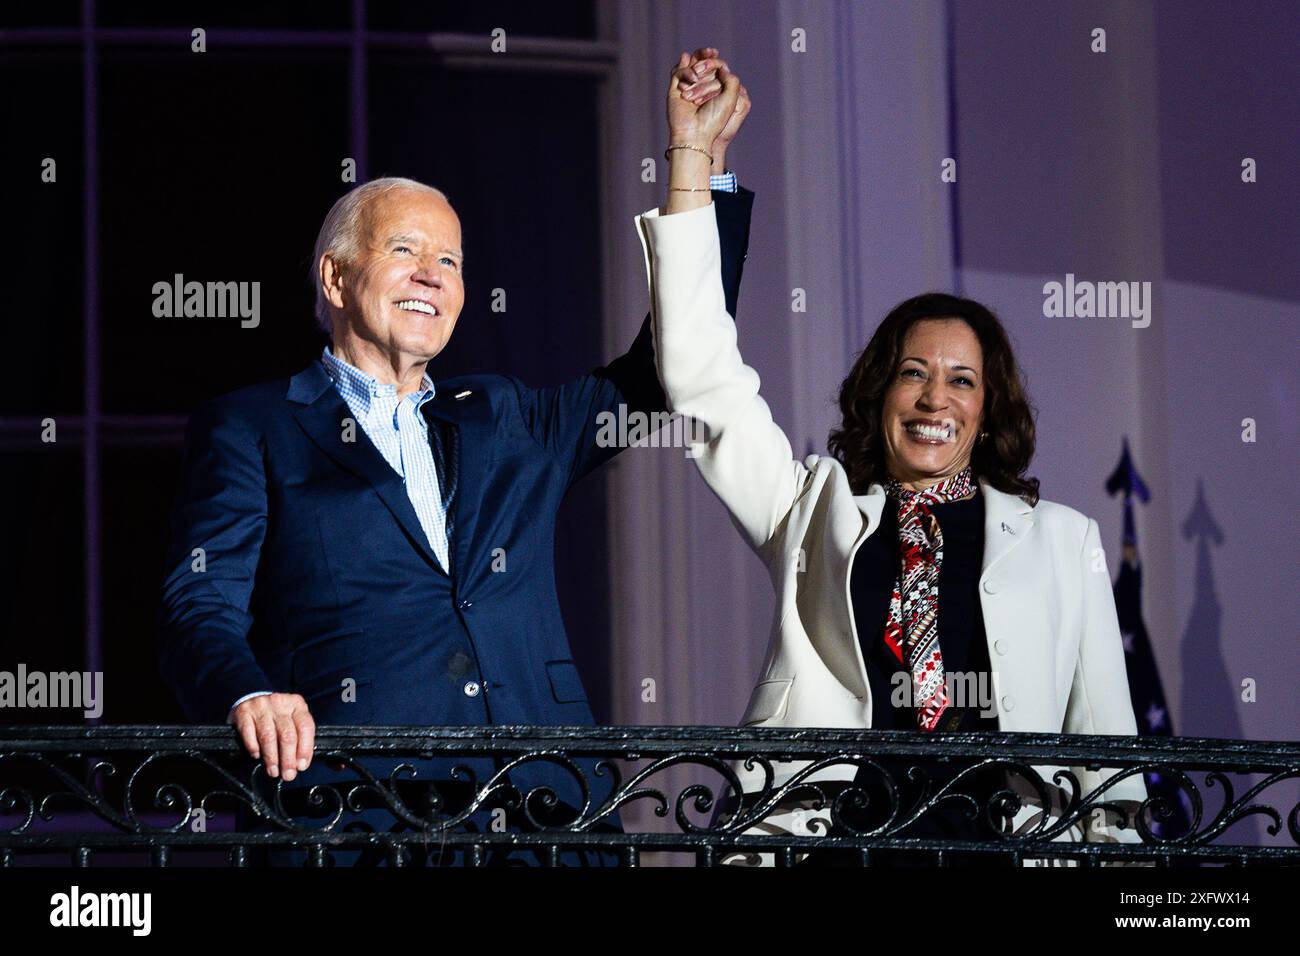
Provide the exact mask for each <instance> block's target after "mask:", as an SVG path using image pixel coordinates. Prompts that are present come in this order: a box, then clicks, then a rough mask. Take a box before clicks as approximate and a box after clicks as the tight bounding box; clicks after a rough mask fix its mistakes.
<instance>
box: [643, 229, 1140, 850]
mask: <svg viewBox="0 0 1300 956" xmlns="http://www.w3.org/2000/svg"><path fill="white" fill-rule="evenodd" d="M636 224H637V227H638V228H637V231H638V233H639V234H640V236H641V241H642V246H643V249H644V251H645V258H646V274H647V278H648V280H649V283H650V297H651V311H652V313H653V327H654V336H655V355H656V361H657V362H658V371H659V377H660V380H661V381H662V382H663V386H664V390H665V392H666V393H667V396H668V404H669V407H670V408H671V410H672V411H674V412H679V413H681V414H682V415H685V416H691V417H694V418H695V419H696V420H697V421H699V422H701V423H703V425H704V426H706V427H707V435H708V441H707V442H701V443H698V444H697V445H695V446H694V447H693V448H692V453H693V454H694V455H695V461H696V464H697V465H698V466H699V469H700V473H701V474H702V475H703V476H704V480H705V481H706V482H707V483H708V485H709V487H710V488H712V489H713V491H714V492H715V493H716V494H717V495H718V497H719V498H721V499H722V502H723V504H725V505H726V506H727V509H728V510H729V511H730V512H731V515H732V518H733V520H734V521H735V523H736V525H737V526H738V527H739V528H740V530H741V532H742V533H743V534H744V535H745V537H746V539H747V540H748V541H749V544H750V546H751V547H753V548H754V550H755V551H756V552H757V553H758V555H759V557H760V558H761V559H762V560H763V562H764V564H765V565H766V566H767V569H768V573H769V575H770V576H771V579H772V585H773V587H774V588H775V589H776V596H777V605H776V615H775V621H774V626H773V629H772V634H771V639H770V643H769V646H768V651H767V659H766V662H765V663H764V665H763V671H762V675H761V676H760V678H759V680H758V682H757V683H756V684H755V686H754V690H753V693H752V694H751V696H750V699H749V706H748V707H747V708H746V710H745V715H744V718H743V721H742V722H743V723H744V724H745V725H749V726H760V727H839V728H843V727H850V728H869V727H870V726H871V710H872V707H871V703H872V702H871V692H870V688H869V686H868V684H867V677H866V668H865V665H864V662H863V659H862V651H861V646H860V644H859V642H858V637H857V631H856V627H855V623H854V620H853V604H852V599H851V597H850V594H849V571H850V568H851V566H852V562H853V556H854V554H855V553H856V551H857V549H858V548H859V547H860V546H861V544H862V542H863V541H864V540H866V538H868V537H869V536H870V535H871V534H872V533H873V532H874V531H875V530H876V529H877V528H878V527H879V526H880V515H881V511H882V509H883V508H884V504H885V492H884V488H883V487H882V486H881V485H880V484H872V485H871V487H870V488H869V489H868V490H867V493H866V494H865V495H854V494H853V493H852V490H851V489H850V486H849V481H848V476H847V474H846V473H845V471H844V468H843V466H842V465H841V464H840V463H839V461H837V460H836V459H834V458H831V457H829V456H819V455H810V456H808V458H807V459H806V460H804V461H802V462H801V461H798V460H797V459H795V458H794V456H793V454H792V453H791V448H790V442H789V440H788V439H787V438H786V436H785V433H784V432H783V431H782V430H781V428H780V427H779V426H778V425H777V424H776V423H775V422H774V421H773V420H772V414H771V412H770V411H769V409H768V406H767V403H766V402H765V401H764V400H763V398H762V396H761V395H759V380H758V373H757V372H755V371H754V369H752V368H750V367H749V366H748V365H746V364H745V363H744V361H743V360H742V358H741V355H740V352H739V350H738V349H737V347H736V326H735V323H734V321H733V320H732V318H731V316H730V315H729V314H728V313H727V310H726V306H725V302H724V299H723V291H722V283H721V280H720V279H719V275H720V264H719V250H718V234H717V229H716V226H715V214H714V207H713V205H712V204H709V205H707V206H703V207H700V208H698V209H694V210H690V211H688V212H682V213H676V214H674V215H671V216H660V215H659V212H658V210H649V211H647V212H645V213H643V214H642V215H640V216H638V217H637V218H636ZM980 490H981V492H982V493H983V494H984V496H985V517H984V559H983V563H982V567H981V572H980V577H979V594H980V605H981V609H982V611H983V616H984V630H985V634H986V635H987V639H988V650H989V661H990V663H991V666H992V673H993V688H994V699H995V702H996V709H997V720H998V727H999V729H1000V730H1002V731H1023V732H1036V733H1066V734H1122V735H1126V736H1135V735H1136V734H1137V724H1136V721H1135V720H1134V716H1133V708H1132V705H1131V704H1130V701H1129V691H1128V677H1127V673H1126V670H1125V665H1124V652H1123V648H1122V643H1121V639H1120V631H1119V622H1118V619H1117V617H1116V613H1115V601H1114V597H1113V595H1112V593H1111V582H1110V575H1109V573H1108V571H1107V569H1106V561H1105V556H1104V552H1103V551H1102V546H1101V538H1100V534H1099V531H1098V528H1097V522H1096V521H1094V520H1092V519H1090V518H1088V517H1087V516H1085V515H1083V514H1081V513H1079V512H1078V511H1075V510H1074V509H1073V508H1068V507H1066V506H1065V505H1061V504H1057V503H1055V502H1051V501H1041V500H1040V501H1039V502H1038V504H1037V505H1036V506H1034V507H1030V506H1029V505H1028V504H1026V503H1025V502H1024V501H1022V500H1021V499H1020V498H1019V497H1017V496H1014V495H1008V494H1004V493H1003V492H1001V491H998V490H997V489H996V488H993V487H991V486H990V485H988V484H987V483H986V482H984V481H982V480H981V481H980ZM806 766H807V762H806V761H805V762H801V763H800V762H795V763H791V764H785V765H778V767H780V768H782V769H781V770H780V772H779V774H778V777H777V783H778V784H779V783H781V782H782V781H784V780H787V779H789V777H790V776H791V775H793V774H794V773H795V772H797V771H798V770H799V769H801V768H803V767H806ZM1035 769H1037V770H1038V771H1039V772H1040V773H1042V774H1043V778H1044V781H1045V782H1047V783H1050V782H1051V774H1052V772H1053V771H1054V770H1056V769H1058V768H1057V767H1041V766H1039V767H1036V768H1035ZM1071 769H1072V770H1073V771H1074V773H1075V774H1076V776H1077V777H1078V778H1079V780H1080V782H1081V784H1082V785H1083V787H1084V790H1083V794H1087V793H1089V792H1091V791H1092V789H1093V788H1095V787H1097V786H1099V785H1100V784H1101V783H1102V782H1103V780H1104V779H1105V778H1107V777H1109V776H1110V775H1111V774H1112V773H1113V772H1114V771H1109V772H1106V773H1102V774H1099V773H1097V772H1094V771H1090V770H1087V769H1085V768H1083V767H1073V768H1071ZM733 770H734V771H735V772H736V773H737V776H738V777H739V778H740V779H741V782H742V785H743V786H744V787H745V789H746V790H747V791H748V790H751V789H753V788H755V787H757V786H758V785H759V784H760V782H761V780H762V773H761V771H759V770H754V771H746V770H745V769H744V768H743V767H742V766H740V764H739V763H736V764H733ZM855 771H856V768H855V767H853V766H851V765H848V764H845V765H843V766H839V767H833V768H828V769H827V770H826V771H823V772H821V773H818V774H815V775H814V776H813V777H811V778H810V779H816V780H836V779H838V780H848V779H851V778H852V777H853V775H854V773H855ZM1008 777H1009V781H1008V782H1009V783H1011V785H1012V786H1014V787H1015V789H1016V790H1017V791H1019V792H1021V793H1022V799H1024V798H1031V797H1032V795H1031V794H1030V793H1029V792H1028V791H1027V790H1026V788H1024V787H1023V786H1019V785H1018V783H1019V781H1018V780H1017V779H1016V775H1008ZM1146 798H1147V790H1146V785H1145V783H1144V782H1143V780H1142V777H1141V775H1140V774H1139V775H1135V776H1133V777H1130V778H1129V779H1127V780H1123V781H1120V782H1118V783H1117V784H1116V785H1115V786H1114V787H1113V788H1112V789H1111V790H1109V791H1107V793H1106V794H1105V797H1104V799H1107V800H1115V801H1117V802H1120V803H1121V804H1123V805H1124V806H1125V808H1126V809H1127V810H1128V811H1129V819H1130V821H1131V820H1132V818H1133V813H1134V811H1135V810H1136V808H1137V805H1138V804H1139V803H1141V802H1142V801H1144V800H1145V799H1146ZM1054 803H1055V800H1054ZM1060 806H1061V805H1060V804H1057V805H1056V807H1055V810H1056V811H1058V812H1059V809H1060ZM1042 809H1043V808H1042V807H1041V806H1038V805H1036V801H1034V800H1032V799H1028V800H1027V803H1026V804H1025V805H1023V806H1022V808H1021V811H1020V812H1019V814H1017V816H1016V818H1015V821H1014V823H1013V827H1014V828H1015V829H1016V830H1017V831H1018V830H1020V829H1023V828H1024V827H1025V826H1029V825H1032V824H1033V823H1034V822H1035V821H1036V820H1037V818H1038V816H1039V815H1040V814H1041V812H1042ZM787 811H788V812H786V813H783V814H778V815H776V816H774V817H769V818H768V820H767V821H766V823H767V826H765V827H764V828H763V830H764V832H780V830H781V829H782V828H783V827H784V826H785V824H786V823H788V822H790V821H791V820H793V819H794V815H795V814H796V813H798V814H802V815H804V817H805V821H806V818H807V815H808V814H807V812H806V807H803V806H796V805H791V806H790V807H788V808H787ZM1048 812H1052V811H1051V810H1049V811H1048ZM821 815H822V816H823V817H824V816H826V813H825V812H823V813H822V814H821ZM1053 815H1056V814H1055V813H1054V814H1053ZM1115 823H1116V820H1115V818H1114V817H1113V815H1110V814H1106V815H1105V817H1104V818H1103V814H1102V813H1100V812H1098V813H1096V814H1094V815H1092V816H1090V817H1088V818H1087V819H1086V822H1085V823H1084V825H1083V826H1076V827H1075V828H1074V829H1073V830H1067V831H1066V832H1064V833H1063V834H1062V835H1061V836H1059V837H1058V838H1057V839H1061V840H1075V841H1077V840H1080V839H1085V840H1087V841H1088V842H1095V841H1099V840H1119V841H1123V842H1140V838H1139V836H1138V834H1137V832H1136V830H1135V829H1134V828H1133V826H1132V824H1131V823H1130V826H1129V827H1127V828H1124V829H1119V828H1117V827H1116V826H1115ZM1085 829H1086V830H1087V831H1088V832H1086V833H1085V832H1083V831H1084V830H1085ZM813 832H817V831H815V830H814V831H813Z"/></svg>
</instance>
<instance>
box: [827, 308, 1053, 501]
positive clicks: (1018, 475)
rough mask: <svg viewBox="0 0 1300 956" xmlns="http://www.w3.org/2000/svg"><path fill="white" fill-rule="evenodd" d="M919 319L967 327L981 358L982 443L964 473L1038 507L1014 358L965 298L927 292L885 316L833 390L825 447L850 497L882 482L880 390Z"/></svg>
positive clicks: (1028, 411)
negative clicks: (836, 404)
mask: <svg viewBox="0 0 1300 956" xmlns="http://www.w3.org/2000/svg"><path fill="white" fill-rule="evenodd" d="M923 319H960V320H961V321H963V322H965V323H966V324H967V325H969V326H970V328H971V331H973V332H974V333H975V337H976V338H978V339H979V343H980V348H981V349H982V350H983V353H984V420H983V424H982V426H981V427H982V428H983V430H984V431H986V432H988V437H987V438H985V439H984V440H983V441H977V442H976V443H975V445H974V446H973V447H972V449H971V471H972V472H973V473H974V474H975V475H976V476H977V477H978V478H983V479H984V480H985V481H987V482H988V483H989V484H990V485H992V486H993V487H994V488H996V489H998V491H1002V492H1005V493H1007V494H1012V495H1019V496H1020V498H1021V499H1023V500H1024V501H1025V502H1026V503H1028V504H1029V505H1036V504H1038V479H1037V478H1028V477H1025V470H1026V469H1027V468H1028V467H1029V462H1030V460H1031V459H1032V458H1033V457H1034V408H1033V406H1032V405H1031V404H1030V402H1029V396H1028V395H1027V394H1026V392H1025V387H1024V384H1023V383H1022V382H1021V380H1020V370H1019V368H1018V367H1017V365H1016V357H1015V353H1013V352H1012V350H1011V342H1010V341H1009V340H1008V338H1007V333H1006V330H1005V329H1003V327H1002V323H1001V322H999V321H998V319H997V316H995V315H994V314H993V313H992V312H990V311H989V310H988V309H986V308H985V307H984V306H982V305H980V304H979V303H978V302H975V301H974V300H972V299H961V298H958V297H957V296H952V295H946V294H945V293H942V292H927V293H925V294H923V295H918V296H914V297H913V298H910V299H908V300H907V301H905V302H900V303H899V304H898V305H896V306H894V308H893V309H891V310H890V312H889V314H888V315H887V316H885V320H884V321H883V322H881V323H880V327H879V328H878V329H876V331H875V333H874V334H873V335H872V336H871V341H870V342H868V343H867V347H866V348H865V349H863V350H862V354H861V355H859V356H858V359H857V361H856V362H854V363H853V369H852V370H851V371H850V372H849V375H848V378H846V379H845V380H844V383H843V384H842V385H841V386H840V411H841V413H842V414H843V416H844V420H843V422H842V423H841V424H840V427H839V428H835V429H832V431H831V434H830V441H829V447H830V452H831V454H832V455H833V456H834V457H835V458H837V459H838V460H839V462H840V464H842V465H843V466H844V470H845V471H846V472H848V476H849V485H850V486H851V487H852V489H853V493H854V494H865V493H866V490H867V488H868V487H869V486H870V485H871V483H872V482H881V483H883V482H884V481H885V479H886V478H887V477H888V474H889V473H888V472H887V471H886V469H885V446H884V441H883V436H882V434H881V431H882V424H881V417H882V411H883V408H884V399H885V391H886V390H887V389H888V388H889V385H890V383H891V382H892V381H893V379H894V376H895V374H897V372H898V361H899V356H900V355H901V354H902V349H903V340H904V339H905V338H906V337H907V331H908V329H910V328H911V327H912V326H913V325H915V324H916V323H917V322H920V321H921V320H923Z"/></svg>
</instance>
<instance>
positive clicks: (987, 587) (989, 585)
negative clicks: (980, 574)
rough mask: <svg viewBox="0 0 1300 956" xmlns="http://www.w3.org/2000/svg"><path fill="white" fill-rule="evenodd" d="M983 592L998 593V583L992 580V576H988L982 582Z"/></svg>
mask: <svg viewBox="0 0 1300 956" xmlns="http://www.w3.org/2000/svg"><path fill="white" fill-rule="evenodd" d="M984 593H985V594H997V593H998V584H997V582H996V581H994V580H993V579H992V578H989V579H988V580H987V581H985V582H984Z"/></svg>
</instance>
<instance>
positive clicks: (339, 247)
mask: <svg viewBox="0 0 1300 956" xmlns="http://www.w3.org/2000/svg"><path fill="white" fill-rule="evenodd" d="M394 189H414V190H418V191H420V192H426V193H433V195H435V196H437V197H439V198H440V199H442V200H444V201H446V199H447V196H446V194H444V193H443V192H442V190H440V189H434V188H433V187H432V186H429V185H427V184H426V183H422V182H417V181H416V180H414V179H406V178H404V177H402V176H384V177H383V178H381V179H372V180H370V182H367V183H362V184H361V185H360V186H357V187H355V188H354V189H350V190H348V191H347V192H346V193H344V194H343V195H342V196H340V197H339V199H338V201H337V202H336V203H334V205H333V206H332V207H330V211H329V213H328V214H327V215H326V216H325V221H324V222H323V223H321V227H320V232H319V233H318V234H317V236H316V246H315V248H314V249H313V250H312V256H311V282H312V287H313V288H315V290H316V323H317V324H318V325H319V326H320V327H321V329H323V330H324V332H325V334H326V335H329V334H330V333H331V332H332V331H333V329H332V328H331V324H330V303H329V300H328V299H326V298H325V289H324V288H323V287H322V286H321V281H320V260H321V256H323V255H325V253H327V252H332V253H333V254H334V255H335V256H336V257H337V258H338V259H339V261H340V262H343V263H350V262H352V261H354V260H355V258H356V256H357V253H359V252H360V251H361V215H362V213H363V212H364V210H365V207H366V204H367V203H368V202H370V201H371V200H372V199H377V198H379V197H380V196H382V195H384V194H385V193H389V192H392V191H393V190H394Z"/></svg>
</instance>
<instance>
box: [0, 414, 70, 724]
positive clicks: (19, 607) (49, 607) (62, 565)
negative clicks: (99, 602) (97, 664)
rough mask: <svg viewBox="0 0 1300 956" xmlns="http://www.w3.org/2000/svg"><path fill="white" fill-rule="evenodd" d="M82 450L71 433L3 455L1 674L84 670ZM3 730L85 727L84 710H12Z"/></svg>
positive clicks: (12, 444)
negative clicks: (9, 727) (10, 727)
mask: <svg viewBox="0 0 1300 956" xmlns="http://www.w3.org/2000/svg"><path fill="white" fill-rule="evenodd" d="M81 476H82V458H81V454H80V444H79V442H78V441H77V440H76V438H75V437H74V436H73V435H72V434H70V433H68V432H66V431H63V432H60V433H59V440H58V441H57V442H53V443H49V444H46V443H42V442H41V441H40V439H39V436H38V435H33V436H32V438H31V441H30V447H27V446H26V445H25V444H23V443H21V442H17V441H14V440H12V439H11V440H10V441H8V442H6V447H5V449H4V451H3V452H0V500H2V501H4V502H5V503H6V506H5V507H4V508H0V541H2V542H4V547H3V548H0V670H3V671H8V672H10V673H16V671H17V667H18V665H19V664H22V665H24V666H25V667H26V670H27V672H28V673H29V674H30V673H32V672H34V671H43V672H46V673H50V672H56V671H63V672H66V671H80V670H82V669H83V668H84V667H85V652H84V645H85V614H86V599H85V563H86V550H85V517H84V500H83V497H82V480H81ZM0 714H2V715H3V716H2V719H0V722H3V723H14V724H64V723H73V724H79V723H81V722H82V721H83V719H84V716H83V711H81V710H75V709H72V710H69V709H52V708H39V709H32V710H29V709H25V708H14V709H12V710H11V709H9V708H5V709H4V710H3V711H2V712H0Z"/></svg>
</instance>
